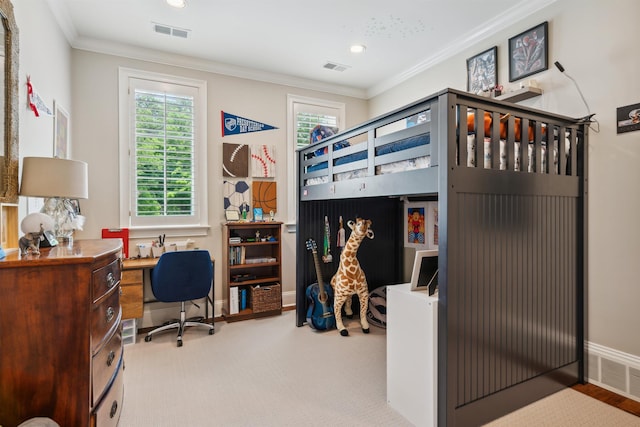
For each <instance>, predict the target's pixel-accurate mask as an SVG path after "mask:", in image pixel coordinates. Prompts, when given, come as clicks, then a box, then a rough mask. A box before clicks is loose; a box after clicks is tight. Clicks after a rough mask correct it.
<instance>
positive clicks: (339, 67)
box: [323, 61, 350, 71]
mask: <svg viewBox="0 0 640 427" xmlns="http://www.w3.org/2000/svg"><path fill="white" fill-rule="evenodd" d="M323 67H324V68H326V69H328V70H333V71H345V70H346V69H347V68H350V67H349V66H348V65H342V64H338V63H336V62H331V61H329V62H327V63H326V64H324V65H323Z"/></svg>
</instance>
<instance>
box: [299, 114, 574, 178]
mask: <svg viewBox="0 0 640 427" xmlns="http://www.w3.org/2000/svg"><path fill="white" fill-rule="evenodd" d="M507 120H508V115H503V116H502V117H501V118H500V162H499V167H500V170H506V169H507V168H508V159H507V154H506V153H507V147H506V144H507V141H506V128H507V126H506V121H507ZM474 121H475V117H474V113H473V112H472V111H470V112H469V113H468V114H467V166H469V167H476V166H477V165H476V160H475V152H476V133H475V128H474ZM514 124H515V126H514V133H515V135H516V138H515V139H516V140H515V142H514V147H513V149H514V151H515V156H514V167H513V169H514V171H519V170H520V165H521V161H520V153H521V152H522V151H521V149H520V148H521V147H520V145H521V142H520V141H521V138H520V135H521V123H520V119H518V118H516V119H515V123H514ZM491 127H492V117H491V115H490V114H489V113H487V112H485V117H484V131H485V135H491ZM541 132H542V135H546V125H544V124H542V126H541ZM527 134H528V135H527V137H528V140H529V143H528V144H527V157H528V162H527V164H528V167H527V171H528V172H533V171H534V170H535V167H536V162H535V160H536V159H535V156H536V152H535V149H534V144H533V142H534V126H533V125H531V124H530V125H529V129H528V132H527ZM365 142H366V141H361V142H358V143H356V144H353V145H352V144H351V143H350V142H349V141H348V140H343V141H338V142H336V143H334V144H333V147H332V148H333V152H334V153H339V151H340V150H342V149H344V148H347V147H355V146H358V145H359V144H363V150H361V151H356V152H354V153H350V154H347V155H344V156H335V159H334V160H333V165H334V166H342V165H347V164H349V163H352V162H357V161H360V160H366V159H367V157H368V156H367V155H368V151H367V147H366V143H365ZM429 143H430V134H429V133H425V134H421V135H417V136H413V137H409V138H405V139H402V140H399V141H394V142H391V143H388V144H385V145H382V146H380V147H376V148H375V157H379V156H383V155H386V154H391V153H396V152H401V151H403V150H407V149H410V148H414V147H419V146H422V145H427V144H429ZM541 145H542V147H541V162H542V169H543V170H547V155H546V152H547V143H546V141H544V140H543V141H542V144H541ZM552 145H553V153H552V159H553V167H554V168H555V172H556V173H557V172H558V167H559V165H558V135H557V132H554V139H553V144H552ZM569 147H570V144H569V139H568V133H567V135H565V155H566V156H569ZM327 154H328V147H323V148H320V149H317V150H315V151H313V152H312V153H311V154H310V155H309V157H308V158H314V157H318V158H319V160H320V161H319V162H318V163H314V164H311V165H309V166H307V167H306V168H305V171H306V172H307V173H309V172H315V171H322V170H325V169H327V168H328V162H329V161H330V160H324V156H326V155H327ZM481 155H482V157H483V159H484V161H483V167H484V168H487V169H488V168H491V160H492V153H491V137H490V136H485V137H484V144H483V147H482V151H481ZM430 166H431V157H430V155H425V156H418V157H415V158H410V159H406V160H399V161H396V162H391V163H386V164H381V165H376V167H375V175H384V174H389V173H396V172H404V171H408V170H413V169H422V168H428V167H430ZM366 176H368V168H367V167H366V166H365V167H360V168H356V169H353V170H347V171H343V172H338V173H334V176H333V180H334V181H343V180H350V179H354V178H361V177H366ZM327 182H329V176H328V175H322V176H315V177H310V178H307V179H306V180H305V185H316V184H323V183H327Z"/></svg>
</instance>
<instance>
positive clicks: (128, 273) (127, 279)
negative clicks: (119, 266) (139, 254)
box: [122, 269, 143, 285]
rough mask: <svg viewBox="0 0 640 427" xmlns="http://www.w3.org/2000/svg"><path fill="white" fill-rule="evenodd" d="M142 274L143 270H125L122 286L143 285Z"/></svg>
mask: <svg viewBox="0 0 640 427" xmlns="http://www.w3.org/2000/svg"><path fill="white" fill-rule="evenodd" d="M142 272H143V270H142V269H140V270H123V271H122V284H123V285H129V284H138V283H140V284H142Z"/></svg>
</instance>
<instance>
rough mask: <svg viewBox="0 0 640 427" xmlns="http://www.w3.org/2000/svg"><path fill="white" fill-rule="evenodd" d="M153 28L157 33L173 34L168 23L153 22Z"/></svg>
mask: <svg viewBox="0 0 640 427" xmlns="http://www.w3.org/2000/svg"><path fill="white" fill-rule="evenodd" d="M153 30H154V31H155V32H156V33H160V34H166V35H171V27H167V26H166V25H160V24H153Z"/></svg>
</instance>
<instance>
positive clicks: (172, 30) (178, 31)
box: [153, 22, 191, 39]
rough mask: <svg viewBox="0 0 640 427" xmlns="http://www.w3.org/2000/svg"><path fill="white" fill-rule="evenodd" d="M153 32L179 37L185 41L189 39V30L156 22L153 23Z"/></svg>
mask: <svg viewBox="0 0 640 427" xmlns="http://www.w3.org/2000/svg"><path fill="white" fill-rule="evenodd" d="M153 31H155V32H156V33H160V34H166V35H167V36H174V37H180V38H183V39H186V38H187V37H189V33H190V32H191V30H186V29H184V28H176V27H171V26H169V25H165V24H158V23H156V22H153Z"/></svg>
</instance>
